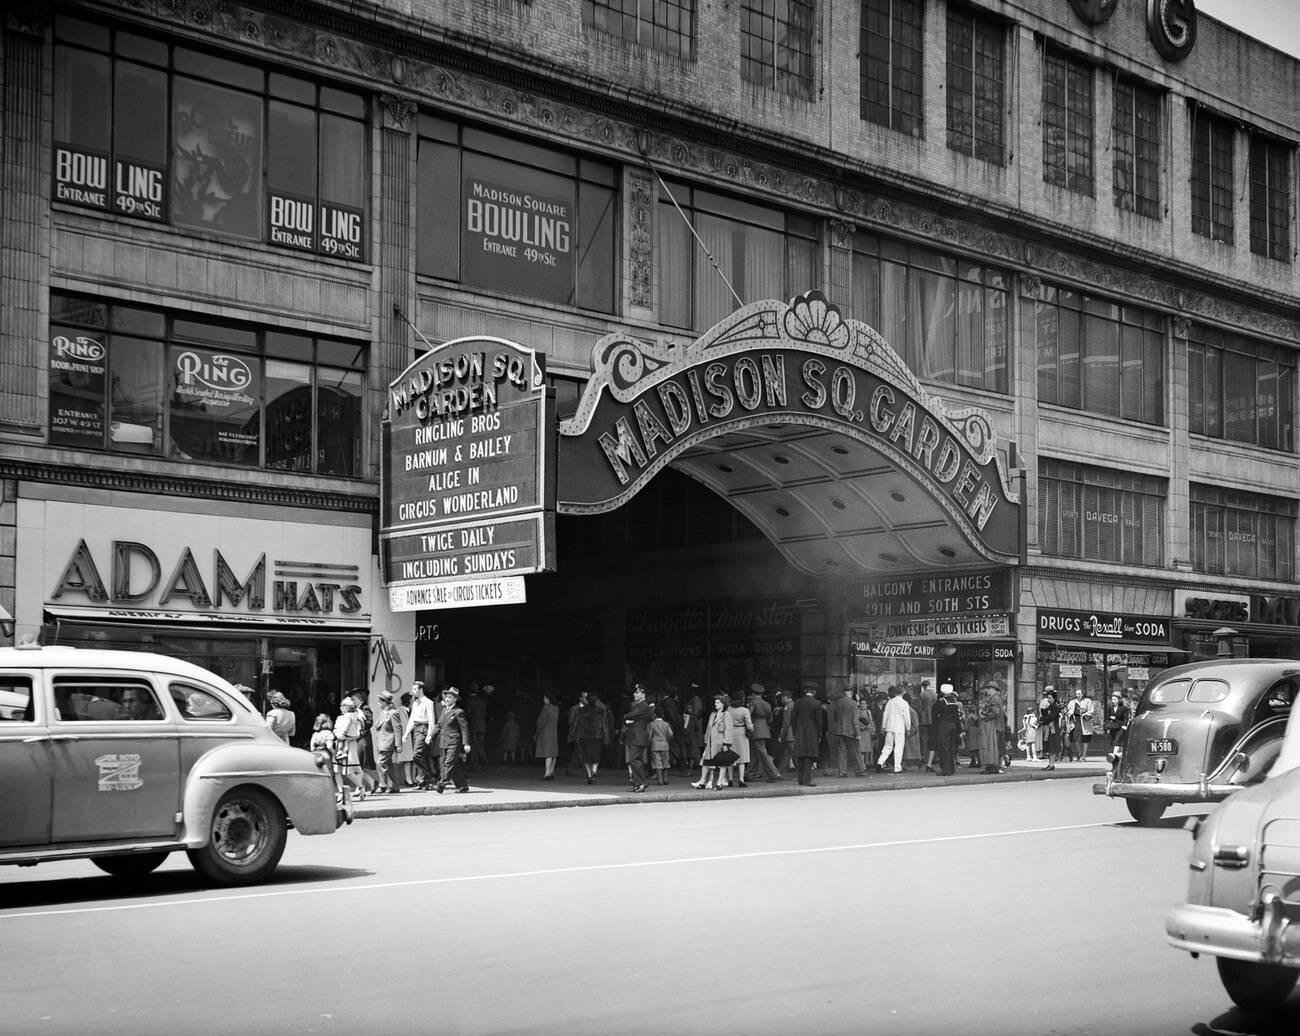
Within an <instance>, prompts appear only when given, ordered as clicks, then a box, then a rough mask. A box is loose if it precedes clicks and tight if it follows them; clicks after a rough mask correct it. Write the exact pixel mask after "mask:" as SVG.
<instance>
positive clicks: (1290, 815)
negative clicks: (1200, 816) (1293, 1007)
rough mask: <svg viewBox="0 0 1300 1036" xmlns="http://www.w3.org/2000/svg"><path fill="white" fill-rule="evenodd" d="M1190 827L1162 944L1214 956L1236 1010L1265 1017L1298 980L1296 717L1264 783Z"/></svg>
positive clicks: (1297, 714)
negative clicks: (1183, 887)
mask: <svg viewBox="0 0 1300 1036" xmlns="http://www.w3.org/2000/svg"><path fill="white" fill-rule="evenodd" d="M1192 830H1193V833H1192V854H1191V858H1190V859H1189V861H1188V868H1189V882H1188V892H1187V902H1186V903H1184V904H1183V905H1181V906H1178V907H1176V908H1175V909H1174V910H1172V911H1171V912H1170V913H1169V914H1168V916H1167V917H1166V918H1165V938H1166V940H1167V941H1168V942H1169V944H1170V945H1172V946H1174V947H1175V948H1177V949H1180V950H1187V951H1189V952H1190V953H1191V954H1192V956H1193V957H1196V956H1199V955H1200V954H1202V953H1206V954H1210V955H1211V956H1213V957H1214V958H1215V962H1216V965H1217V967H1218V971H1219V979H1220V981H1222V983H1223V987H1224V989H1225V990H1226V991H1227V993H1228V996H1229V997H1230V998H1231V999H1232V1000H1233V1002H1234V1003H1236V1004H1237V1005H1238V1006H1240V1007H1242V1008H1245V1009H1246V1010H1247V1011H1250V1012H1255V1013H1260V1014H1267V1013H1269V1012H1272V1011H1274V1010H1275V1009H1276V1008H1278V1007H1279V1006H1280V1005H1281V1004H1282V1003H1284V1002H1285V1001H1286V999H1287V997H1288V996H1290V995H1291V991H1292V989H1293V988H1294V987H1295V983H1296V978H1297V977H1300V710H1297V711H1294V712H1292V713H1291V715H1290V718H1289V719H1288V720H1287V726H1286V734H1285V739H1284V740H1283V742H1282V745H1281V748H1280V751H1279V753H1278V755H1277V758H1276V759H1275V760H1274V762H1273V764H1272V766H1271V767H1270V769H1269V773H1268V776H1267V779H1266V780H1264V781H1263V782H1262V783H1260V784H1257V785H1255V786H1254V787H1251V788H1246V789H1245V790H1243V791H1239V792H1237V793H1235V794H1234V795H1233V796H1232V797H1231V798H1229V799H1228V800H1227V801H1225V802H1223V803H1222V804H1221V805H1219V806H1218V807H1217V808H1215V809H1214V811H1213V812H1211V813H1210V814H1209V816H1207V817H1206V818H1205V819H1204V820H1199V821H1195V822H1194V823H1193V829H1192Z"/></svg>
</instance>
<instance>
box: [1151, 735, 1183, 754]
mask: <svg viewBox="0 0 1300 1036" xmlns="http://www.w3.org/2000/svg"><path fill="white" fill-rule="evenodd" d="M1177 754H1178V742H1177V741H1175V740H1174V739H1173V738H1172V737H1153V738H1149V739H1148V740H1147V755H1177Z"/></svg>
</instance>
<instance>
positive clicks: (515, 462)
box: [380, 338, 556, 611]
mask: <svg viewBox="0 0 1300 1036" xmlns="http://www.w3.org/2000/svg"><path fill="white" fill-rule="evenodd" d="M554 407H555V402H554V393H553V391H551V390H549V389H548V388H547V387H546V382H545V358H544V357H542V356H540V355H539V354H537V353H535V352H534V351H533V350H531V349H526V348H524V347H523V346H520V345H516V344H515V343H513V342H508V341H506V340H504V339H499V338H460V339H457V340H455V341H453V342H448V343H447V344H445V345H442V346H439V347H438V348H436V349H432V350H430V351H429V352H428V353H426V354H425V355H423V356H421V357H420V358H419V359H417V360H416V361H415V362H414V363H413V364H411V366H410V367H408V368H407V369H406V370H405V371H403V372H402V374H401V376H400V377H398V378H397V379H396V380H395V381H394V382H393V383H392V384H391V385H389V387H388V407H387V416H386V417H385V419H384V423H383V487H382V494H381V495H382V499H383V504H382V507H383V515H382V521H381V529H380V541H381V551H382V556H383V568H384V581H385V583H386V584H387V585H388V592H389V598H390V603H391V606H392V608H393V610H394V611H414V610H416V609H421V608H464V607H470V606H474V605H484V604H515V603H522V602H523V601H524V599H525V593H524V578H523V577H524V575H525V574H527V573H530V572H544V571H551V570H553V569H554V568H555V476H554V454H555V434H556V433H555V428H556V422H555V413H554Z"/></svg>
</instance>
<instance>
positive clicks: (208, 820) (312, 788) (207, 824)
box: [181, 742, 338, 849]
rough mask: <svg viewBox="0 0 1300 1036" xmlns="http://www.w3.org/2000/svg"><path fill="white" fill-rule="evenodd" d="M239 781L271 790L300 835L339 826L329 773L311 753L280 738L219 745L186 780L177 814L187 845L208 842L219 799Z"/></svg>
mask: <svg viewBox="0 0 1300 1036" xmlns="http://www.w3.org/2000/svg"><path fill="white" fill-rule="evenodd" d="M243 785H251V786H253V787H256V788H262V789H264V790H265V791H267V792H268V793H269V794H271V795H274V796H275V798H276V800H277V801H278V802H279V803H280V805H281V806H282V807H284V811H285V814H286V816H287V817H288V819H289V823H290V824H292V825H293V827H294V829H295V830H297V831H298V832H300V833H301V834H305V835H316V834H328V833H329V832H331V831H334V830H335V829H336V828H337V827H338V819H337V814H336V811H335V803H334V781H333V778H332V777H331V775H330V773H329V771H328V770H322V769H321V768H320V766H318V765H317V762H316V758H315V757H314V756H313V755H312V753H311V752H307V751H304V750H303V749H301V748H291V747H290V746H289V745H286V744H283V743H279V744H274V745H272V744H266V743H263V742H251V743H250V742H239V743H232V744H223V745H217V746H215V747H214V748H212V749H211V751H209V752H206V753H205V754H204V755H203V756H201V757H200V758H199V760H198V761H197V762H196V763H195V764H194V766H193V768H192V769H191V770H190V773H189V776H188V778H187V780H186V783H185V792H184V801H183V806H182V818H181V819H182V834H181V841H182V843H183V844H184V845H185V847H186V848H188V849H195V848H198V847H200V846H202V845H206V844H207V841H208V837H209V833H210V831H211V829H212V816H213V813H214V812H215V810H216V808H217V803H219V802H220V801H221V799H222V796H224V795H225V794H226V793H227V792H228V791H230V790H231V789H232V788H238V787H241V786H243Z"/></svg>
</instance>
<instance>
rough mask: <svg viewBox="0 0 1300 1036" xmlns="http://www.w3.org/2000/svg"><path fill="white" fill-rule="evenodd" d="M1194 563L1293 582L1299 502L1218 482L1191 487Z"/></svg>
mask: <svg viewBox="0 0 1300 1036" xmlns="http://www.w3.org/2000/svg"><path fill="white" fill-rule="evenodd" d="M1189 511H1190V519H1191V526H1192V529H1191V532H1192V537H1191V538H1192V568H1193V569H1195V570H1196V571H1197V572H1209V573H1212V574H1214V575H1230V576H1247V577H1250V578H1255V579H1276V580H1280V581H1286V582H1289V581H1290V580H1291V577H1292V573H1293V572H1294V571H1295V520H1296V513H1297V507H1296V501H1295V500H1294V499H1290V500H1287V499H1283V498H1281V497H1276V496H1261V495H1259V494H1257V493H1244V492H1240V491H1238V490H1233V489H1222V488H1220V487H1218V486H1200V485H1195V484H1193V485H1192V487H1191V501H1190V505H1189Z"/></svg>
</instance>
